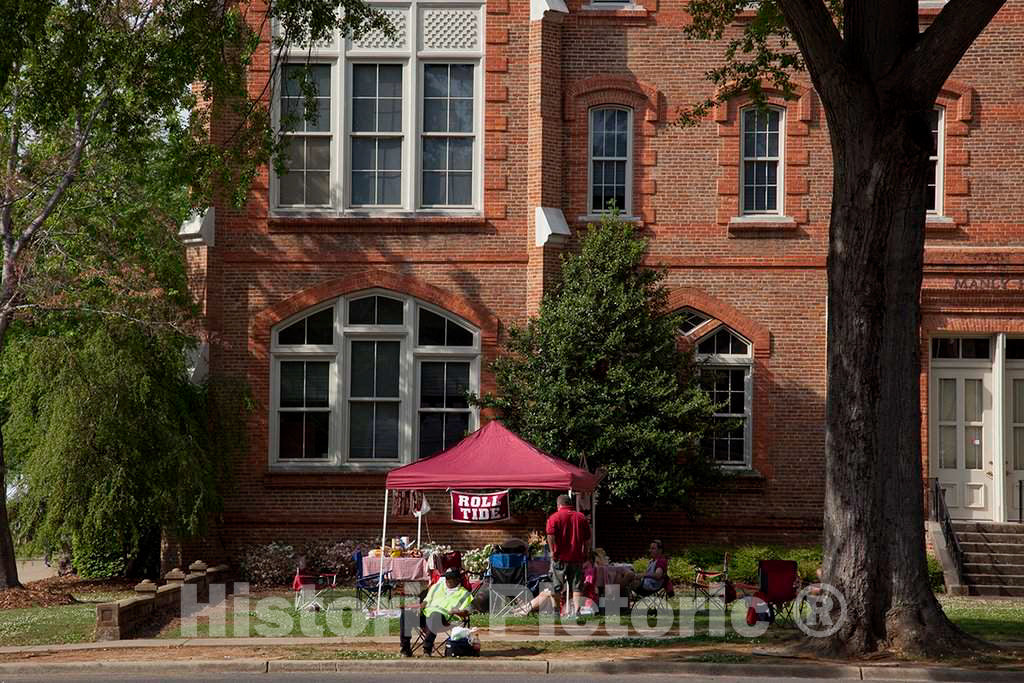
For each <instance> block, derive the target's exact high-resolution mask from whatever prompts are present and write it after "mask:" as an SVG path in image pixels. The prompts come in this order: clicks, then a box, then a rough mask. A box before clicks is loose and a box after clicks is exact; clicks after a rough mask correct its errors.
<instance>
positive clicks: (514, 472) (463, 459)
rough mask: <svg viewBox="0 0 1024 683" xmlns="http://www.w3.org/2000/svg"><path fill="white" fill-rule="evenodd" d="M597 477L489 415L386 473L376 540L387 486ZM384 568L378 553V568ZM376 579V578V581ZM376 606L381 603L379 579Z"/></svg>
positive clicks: (549, 485) (557, 486) (545, 482)
mask: <svg viewBox="0 0 1024 683" xmlns="http://www.w3.org/2000/svg"><path fill="white" fill-rule="evenodd" d="M600 481H601V475H600V474H591V473H590V472H587V471H586V470H584V469H581V468H579V467H576V466H575V465H573V464H571V463H568V462H566V461H565V460H561V459H559V458H556V457H554V456H551V455H548V454H547V453H545V452H544V451H542V450H540V449H538V448H537V447H535V446H534V445H533V444H531V443H529V442H527V441H525V440H523V439H522V438H520V437H519V436H518V435H516V434H515V433H513V432H512V431H510V430H509V429H508V428H507V427H505V425H503V424H501V423H500V422H498V421H497V420H493V421H491V422H488V423H487V424H486V425H484V426H483V427H481V428H480V429H478V430H477V431H475V432H473V433H472V434H470V435H469V436H467V437H466V438H465V439H463V440H462V441H460V442H459V443H457V444H455V445H454V446H452V447H451V448H449V449H448V450H446V451H443V452H441V453H438V454H437V455H434V456H431V457H429V458H424V459H423V460H419V461H417V462H414V463H412V464H409V465H405V466H403V467H398V468H396V469H393V470H391V472H389V473H388V476H387V483H386V484H385V486H384V524H383V528H382V529H381V535H380V536H381V543H380V544H381V547H382V548H383V547H384V545H385V543H386V541H387V535H388V494H389V492H390V491H391V490H392V489H416V490H419V491H430V490H435V491H436V490H444V489H449V488H460V489H492V488H504V489H545V490H561V491H580V492H583V493H593V492H594V490H595V489H596V488H597V485H598V484H599V483H600ZM591 501H592V502H591V505H592V508H591V510H592V511H593V506H594V503H595V502H596V501H594V499H593V498H591ZM591 533H592V534H593V527H592V530H591ZM383 570H384V558H383V557H382V558H381V573H382V574H383ZM381 581H382V578H379V579H378V584H379V583H380V582H381ZM377 608H378V609H380V586H379V585H378V591H377Z"/></svg>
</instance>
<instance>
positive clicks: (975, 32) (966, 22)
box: [887, 0, 1005, 106]
mask: <svg viewBox="0 0 1024 683" xmlns="http://www.w3.org/2000/svg"><path fill="white" fill-rule="evenodd" d="M1004 3H1005V0H950V1H949V2H948V3H947V4H946V6H945V7H943V8H942V11H941V12H939V16H937V17H936V18H935V21H933V22H932V25H931V26H929V27H928V28H927V29H926V30H925V31H924V32H923V33H922V34H921V35H920V37H919V38H918V40H917V44H916V45H915V46H914V49H913V51H912V52H911V53H910V54H908V55H907V58H906V59H905V60H904V61H903V63H902V64H901V65H900V67H899V68H898V69H897V70H895V72H894V73H893V75H892V78H891V82H892V83H896V84H901V87H902V88H904V89H905V88H906V86H907V85H909V86H910V90H911V93H909V94H911V95H912V96H916V97H920V98H921V99H922V101H923V105H922V106H925V105H929V104H931V103H932V102H933V101H934V99H935V97H936V96H937V94H938V92H939V89H940V88H942V84H943V83H945V82H946V79H947V78H949V75H950V74H951V73H953V69H954V68H955V67H956V65H957V64H958V63H959V62H960V59H961V58H962V57H963V56H964V53H966V52H967V49H968V48H969V47H970V46H971V44H972V43H973V42H974V40H975V39H976V38H977V37H978V36H979V35H980V34H981V32H982V31H983V30H984V29H985V27H986V26H987V25H988V24H989V22H990V21H992V18H993V17H994V16H995V15H996V13H997V12H998V11H999V9H1000V8H1001V7H1002V6H1003V4H1004ZM887 80H890V79H887Z"/></svg>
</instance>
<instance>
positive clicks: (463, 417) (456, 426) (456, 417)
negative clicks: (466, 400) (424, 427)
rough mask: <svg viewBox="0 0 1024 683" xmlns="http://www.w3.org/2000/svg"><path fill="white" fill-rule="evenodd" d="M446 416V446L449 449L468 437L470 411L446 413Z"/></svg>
mask: <svg viewBox="0 0 1024 683" xmlns="http://www.w3.org/2000/svg"><path fill="white" fill-rule="evenodd" d="M444 417H445V420H444V447H445V448H446V449H448V448H451V447H452V446H454V445H455V444H457V443H458V442H460V441H462V440H463V439H464V438H465V437H466V432H467V431H469V413H445V414H444Z"/></svg>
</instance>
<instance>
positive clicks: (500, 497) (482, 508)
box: [451, 489, 509, 524]
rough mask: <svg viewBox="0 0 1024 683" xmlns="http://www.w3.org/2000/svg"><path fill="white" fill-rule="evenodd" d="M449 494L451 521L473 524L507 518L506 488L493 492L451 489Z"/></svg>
mask: <svg viewBox="0 0 1024 683" xmlns="http://www.w3.org/2000/svg"><path fill="white" fill-rule="evenodd" d="M451 494H452V521H453V522H462V523H464V524H473V523H474V522H476V523H480V522H499V521H501V520H503V519H508V518H509V509H508V489H505V490H504V491H495V492H494V493H463V492H462V491H452V492H451Z"/></svg>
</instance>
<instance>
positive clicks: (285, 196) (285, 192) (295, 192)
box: [278, 172, 304, 205]
mask: <svg viewBox="0 0 1024 683" xmlns="http://www.w3.org/2000/svg"><path fill="white" fill-rule="evenodd" d="M303 195H304V192H303V187H302V173H301V172H299V173H285V174H284V175H282V176H281V177H280V182H279V184H278V201H279V202H280V203H281V204H285V205H292V204H302V200H303V198H304V197H303Z"/></svg>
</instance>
